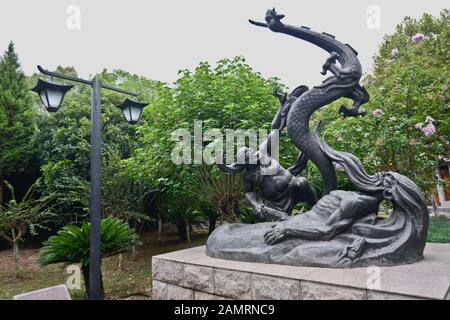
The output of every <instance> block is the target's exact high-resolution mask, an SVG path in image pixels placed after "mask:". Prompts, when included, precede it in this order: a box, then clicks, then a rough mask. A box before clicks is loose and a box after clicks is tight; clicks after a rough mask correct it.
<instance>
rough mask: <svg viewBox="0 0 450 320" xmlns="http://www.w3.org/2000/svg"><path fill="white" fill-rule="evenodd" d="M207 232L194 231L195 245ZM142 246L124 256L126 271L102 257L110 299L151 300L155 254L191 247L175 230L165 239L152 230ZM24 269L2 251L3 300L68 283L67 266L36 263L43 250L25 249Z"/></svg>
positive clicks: (77, 294) (77, 293) (79, 295)
mask: <svg viewBox="0 0 450 320" xmlns="http://www.w3.org/2000/svg"><path fill="white" fill-rule="evenodd" d="M207 237H208V236H207V232H206V231H197V232H195V233H194V234H192V237H191V241H192V245H191V246H198V245H203V244H204V243H205V242H206V239H207ZM140 240H141V241H142V242H143V245H142V246H139V247H137V249H136V259H135V260H132V259H131V256H130V254H124V255H123V267H122V270H120V269H119V268H118V257H117V256H115V257H110V258H106V259H103V260H102V273H103V281H104V288H105V298H106V299H150V297H151V274H152V272H151V257H152V256H154V255H158V254H162V253H165V252H170V251H176V250H181V249H185V248H189V247H190V246H189V244H188V243H187V242H183V241H181V240H180V239H179V238H178V237H177V235H176V232H174V231H166V232H165V233H164V234H163V237H162V240H161V242H158V238H157V234H155V233H148V234H143V235H141V237H140ZM20 254H21V266H22V271H21V275H20V277H19V278H15V277H14V263H13V258H12V250H4V251H1V252H0V299H12V297H13V296H14V295H16V294H20V293H24V292H27V291H32V290H37V289H42V288H45V287H50V286H55V285H59V284H63V283H65V282H66V280H67V277H68V276H69V274H67V273H66V270H65V268H64V267H63V265H61V264H59V265H50V266H47V267H44V268H41V267H39V266H38V265H37V264H36V260H37V258H38V256H39V249H25V250H21V252H20ZM81 287H82V289H81V290H70V294H71V296H72V299H84V285H83V281H82V282H81Z"/></svg>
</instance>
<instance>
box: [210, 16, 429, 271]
mask: <svg viewBox="0 0 450 320" xmlns="http://www.w3.org/2000/svg"><path fill="white" fill-rule="evenodd" d="M283 18H284V15H282V14H278V13H277V12H276V11H275V9H270V10H268V11H267V13H266V17H265V20H266V22H265V23H262V22H255V21H252V20H250V22H251V23H252V24H254V25H257V26H261V27H266V28H269V29H270V30H272V31H274V32H280V33H285V34H288V35H291V36H294V37H297V38H300V39H303V40H306V41H309V42H311V43H313V44H315V45H317V46H319V47H321V48H323V49H325V50H326V51H328V52H330V57H329V58H328V59H327V60H326V62H325V64H324V66H323V70H322V74H326V72H327V71H331V73H332V74H333V76H332V77H330V78H328V79H326V80H325V81H324V82H323V83H322V84H321V85H319V86H316V87H313V88H311V89H309V90H308V89H307V88H305V87H302V86H301V87H299V88H302V89H299V88H297V89H299V91H296V90H297V89H296V90H294V91H293V93H291V95H290V96H289V98H288V97H287V96H286V95H279V94H278V93H276V91H274V94H275V95H276V96H278V97H279V99H280V102H281V108H280V111H278V113H277V115H276V116H275V118H274V121H273V122H272V131H271V133H270V134H269V137H268V139H267V140H266V141H265V142H264V143H263V144H262V146H260V150H259V151H258V152H255V151H253V150H246V151H244V152H242V156H241V157H242V158H244V162H243V163H244V164H238V163H235V164H232V165H220V167H221V169H222V170H224V171H227V172H238V171H242V170H243V169H245V170H246V175H247V173H248V172H254V170H255V168H256V170H261V169H262V168H264V167H265V166H267V164H269V165H270V164H271V163H275V164H277V165H276V166H275V167H276V168H277V170H274V171H273V176H272V177H270V178H265V179H259V180H258V179H256V181H260V183H259V185H260V187H262V188H263V189H266V190H272V189H275V190H277V192H275V193H270V192H269V193H268V194H267V195H268V196H269V198H270V199H269V200H271V201H269V203H270V204H271V205H272V208H269V209H264V207H262V206H261V205H260V204H259V203H258V202H256V201H255V197H254V194H253V187H251V188H248V189H247V190H246V191H247V193H248V194H246V197H247V199H248V200H249V202H250V203H251V204H252V206H253V207H254V209H255V208H256V210H255V211H256V213H257V214H259V215H261V216H265V217H266V218H269V219H271V220H278V221H276V222H263V223H257V224H250V225H247V224H241V223H233V224H225V225H222V226H220V227H219V228H217V229H216V230H215V231H214V232H213V233H212V234H211V235H210V237H209V238H208V242H207V244H206V254H207V255H209V256H211V257H214V258H221V259H230V260H241V261H251V262H263V263H278V264H288V265H303V266H321V267H335V268H336V267H347V268H348V267H361V266H369V265H379V266H391V265H399V264H406V263H412V262H416V261H419V260H421V259H423V250H424V248H425V244H426V238H427V232H428V224H429V221H428V219H429V218H428V211H427V206H426V202H425V197H424V195H423V193H422V191H421V190H420V189H419V188H418V187H417V185H416V184H415V183H414V182H413V181H411V180H410V179H409V178H407V177H405V176H403V175H401V174H398V173H396V172H378V173H375V174H373V175H371V174H369V173H367V172H366V171H365V169H364V167H363V165H362V163H361V162H360V161H359V159H358V158H357V157H355V156H354V155H352V154H350V153H347V152H341V151H337V150H334V149H333V148H331V147H330V146H328V145H327V143H326V142H325V140H324V139H321V138H320V137H319V135H318V130H315V131H314V132H311V131H310V130H309V120H310V117H311V115H312V114H313V113H314V112H315V111H316V110H318V109H319V108H321V107H323V106H325V105H327V104H329V103H330V102H332V101H335V100H337V99H339V98H341V97H346V98H350V99H352V100H353V105H352V106H351V107H345V106H341V107H340V113H342V114H343V115H344V116H359V115H364V113H365V112H364V111H360V110H359V107H360V106H361V105H362V104H363V103H366V102H367V101H368V99H369V95H368V93H367V91H366V90H365V89H364V88H363V87H362V86H360V85H359V80H360V78H361V65H360V63H359V61H358V58H357V53H356V51H355V50H353V49H352V48H351V47H350V46H349V45H347V44H342V43H341V42H339V41H337V40H336V39H335V38H334V37H333V36H332V35H329V34H325V33H323V34H321V33H317V32H314V31H311V30H310V29H309V28H306V27H300V28H298V27H293V26H289V25H285V24H283V23H282V22H281V19H283ZM336 62H339V65H338V64H337V63H336ZM286 126H287V129H288V133H289V136H290V138H291V140H292V142H293V144H294V145H295V146H296V147H297V148H298V149H299V150H300V155H299V157H298V159H297V162H296V163H295V164H294V166H292V167H291V168H289V169H288V170H286V169H283V168H281V167H280V166H279V163H278V162H277V161H275V160H274V159H273V158H272V157H271V152H270V148H267V147H268V145H269V143H268V142H270V141H271V140H272V139H273V138H274V134H275V133H276V132H277V131H281V130H283V128H285V127H286ZM264 149H267V150H269V151H264ZM250 155H253V156H254V157H256V158H257V162H256V164H257V165H256V166H253V167H252V166H249V165H248V164H247V158H249V157H250ZM308 159H310V160H311V161H312V162H313V163H314V164H315V165H316V166H317V167H318V169H319V171H320V173H321V175H322V178H323V180H324V194H323V197H322V198H321V199H320V200H318V201H317V203H316V199H315V194H314V193H313V192H312V189H311V187H310V186H309V184H308V183H307V181H306V180H305V179H303V178H300V177H294V176H295V175H297V174H298V173H300V172H301V170H302V169H303V168H304V166H305V165H306V162H307V161H308ZM333 163H338V164H339V165H341V166H342V168H343V169H344V171H345V173H346V174H347V176H348V178H349V180H350V182H351V183H352V184H353V186H354V188H355V190H356V191H344V190H337V179H336V173H335V170H334V166H333ZM248 176H249V179H248V180H249V181H250V182H251V178H250V176H252V174H250V175H248ZM294 178H299V179H300V180H298V179H294ZM244 180H245V179H244ZM261 181H263V182H261ZM291 181H294V183H292V186H291ZM263 191H264V190H263ZM262 193H263V196H264V192H262ZM301 199H303V200H305V199H306V201H309V202H310V203H311V204H314V203H315V204H314V206H313V207H312V208H311V210H309V211H307V212H305V213H300V214H296V215H294V216H291V215H289V214H290V213H291V211H292V206H293V205H294V203H296V202H298V201H299V200H301ZM383 201H388V202H391V204H392V208H393V209H392V212H391V214H390V216H389V217H388V218H380V217H379V216H378V211H379V207H380V204H381V203H382V202H383ZM261 208H263V209H264V210H262V209H261ZM258 210H259V211H258ZM288 213H289V214H288Z"/></svg>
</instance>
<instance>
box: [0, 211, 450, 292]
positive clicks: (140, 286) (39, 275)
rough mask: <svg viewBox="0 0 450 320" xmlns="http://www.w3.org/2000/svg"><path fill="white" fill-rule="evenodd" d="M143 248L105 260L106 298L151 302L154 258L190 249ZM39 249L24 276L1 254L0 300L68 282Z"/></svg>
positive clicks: (448, 224) (439, 222)
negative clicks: (43, 259) (44, 264)
mask: <svg viewBox="0 0 450 320" xmlns="http://www.w3.org/2000/svg"><path fill="white" fill-rule="evenodd" d="M207 237H208V236H207V233H206V231H203V230H202V231H196V232H195V233H194V234H193V235H192V245H191V246H198V245H203V244H204V243H205V242H206V239H207ZM141 241H142V242H143V245H142V246H139V247H138V248H137V250H136V259H135V260H132V259H131V256H130V255H129V254H124V255H123V268H122V270H120V269H119V268H118V257H111V258H107V259H103V262H102V272H103V281H104V286H105V298H106V299H150V297H151V274H152V272H151V257H152V256H154V255H158V254H161V253H165V252H170V251H176V250H181V249H185V248H189V247H190V246H189V244H188V243H186V242H183V241H181V240H180V239H179V238H178V237H177V235H176V232H175V231H172V230H171V231H166V232H165V233H164V234H163V239H162V240H161V242H158V238H157V234H155V233H147V234H143V235H141ZM428 241H429V242H446V243H450V220H448V219H437V218H432V219H430V228H429V232H428ZM38 256H39V250H38V249H25V250H21V264H22V273H21V275H20V277H19V278H15V277H14V268H13V259H12V251H11V250H5V251H1V252H0V299H11V298H12V297H13V296H14V295H16V294H20V293H23V292H27V291H32V290H37V289H42V288H45V287H50V286H54V285H58V284H63V283H65V282H66V280H67V277H68V276H69V274H67V273H66V272H65V269H64V268H63V266H62V265H50V266H47V267H45V268H40V267H39V266H38V265H37V264H36V259H37V258H38ZM81 286H82V289H81V290H71V292H70V293H71V295H72V299H84V286H83V283H82V285H81Z"/></svg>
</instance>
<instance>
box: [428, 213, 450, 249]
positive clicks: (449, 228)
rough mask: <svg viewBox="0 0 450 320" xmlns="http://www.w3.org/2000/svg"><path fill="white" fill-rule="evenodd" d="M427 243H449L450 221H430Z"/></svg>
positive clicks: (437, 219) (434, 219) (433, 219)
mask: <svg viewBox="0 0 450 320" xmlns="http://www.w3.org/2000/svg"><path fill="white" fill-rule="evenodd" d="M428 241H429V242H444V243H450V220H449V219H445V218H432V219H430V227H429V229H428Z"/></svg>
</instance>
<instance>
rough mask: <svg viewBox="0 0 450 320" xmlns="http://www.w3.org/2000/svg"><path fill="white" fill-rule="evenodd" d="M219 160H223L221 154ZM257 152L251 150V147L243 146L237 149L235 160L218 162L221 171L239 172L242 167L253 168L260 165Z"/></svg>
mask: <svg viewBox="0 0 450 320" xmlns="http://www.w3.org/2000/svg"><path fill="white" fill-rule="evenodd" d="M221 157H222V159H219V160H221V162H223V156H221ZM260 160H261V159H260V154H259V152H257V151H255V150H253V149H252V148H247V147H243V148H240V149H239V150H238V153H237V156H236V161H234V162H233V163H232V164H229V165H226V164H220V163H219V164H218V166H219V168H220V169H221V170H222V171H225V172H229V173H237V172H241V171H243V170H244V169H246V170H253V169H256V168H257V167H259V166H260V165H261V161H260Z"/></svg>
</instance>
